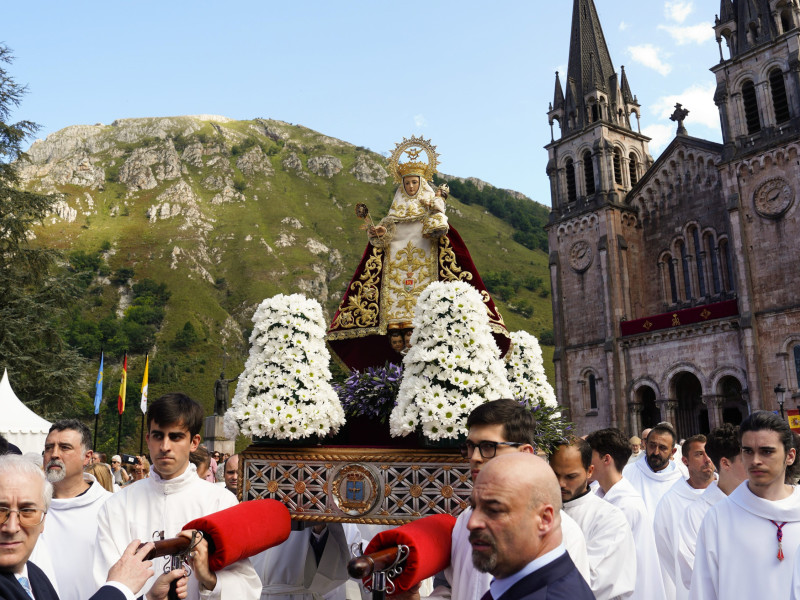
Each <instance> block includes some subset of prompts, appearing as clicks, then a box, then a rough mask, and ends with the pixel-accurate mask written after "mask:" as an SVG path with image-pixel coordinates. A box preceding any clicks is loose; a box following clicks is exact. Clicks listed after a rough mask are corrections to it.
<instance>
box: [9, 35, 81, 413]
mask: <svg viewBox="0 0 800 600" xmlns="http://www.w3.org/2000/svg"><path fill="white" fill-rule="evenodd" d="M12 58H13V57H12V55H11V52H10V50H9V49H8V48H7V47H6V46H5V45H2V44H0V265H2V268H0V368H7V369H8V371H9V376H10V377H11V380H12V382H13V385H14V389H15V391H16V392H17V395H19V397H20V398H22V399H23V401H26V402H27V403H28V404H29V405H30V406H31V407H32V408H34V409H36V410H37V411H38V412H39V413H44V414H46V415H47V416H51V417H53V416H58V415H59V414H74V413H75V406H76V402H78V401H79V400H84V399H85V398H86V396H87V394H86V391H85V390H86V389H87V387H88V386H87V382H85V381H84V380H83V375H82V369H83V366H84V364H85V363H84V359H83V358H82V357H81V356H80V355H79V354H78V353H77V352H76V351H75V350H73V349H72V348H70V347H69V346H68V345H67V343H66V342H65V341H64V340H63V339H62V337H61V335H60V333H59V331H60V328H59V319H60V318H62V316H64V315H65V311H66V310H67V309H69V308H70V306H71V305H72V304H73V303H74V301H75V299H76V297H77V294H78V290H79V288H78V286H76V285H75V282H74V280H73V279H72V275H71V274H70V273H69V272H68V271H67V270H65V269H58V268H57V265H56V260H57V259H58V258H59V256H60V255H59V253H58V252H56V251H55V250H53V249H50V248H42V247H35V246H32V245H31V244H30V243H29V242H28V232H29V231H30V230H31V228H32V227H34V226H35V225H37V224H38V223H41V221H42V220H43V219H44V218H45V216H46V215H47V214H48V212H49V210H50V209H51V207H52V205H53V203H54V202H55V198H54V197H52V196H47V195H42V194H35V193H31V192H26V191H24V190H21V189H20V188H19V178H18V176H17V173H16V171H15V168H16V167H15V162H16V161H22V160H25V156H24V153H23V152H22V144H23V142H24V141H25V140H26V139H27V138H28V137H29V136H30V135H32V134H33V133H34V132H35V131H36V130H37V125H36V124H35V123H32V122H31V121H19V122H17V123H9V120H10V117H11V111H12V110H13V109H14V108H15V107H17V106H19V104H20V102H21V99H22V97H23V96H24V95H25V93H26V88H25V86H21V85H20V84H18V83H16V82H15V81H14V79H13V77H11V75H10V74H9V73H8V71H7V70H6V68H5V65H7V64H10V63H11V61H12Z"/></svg>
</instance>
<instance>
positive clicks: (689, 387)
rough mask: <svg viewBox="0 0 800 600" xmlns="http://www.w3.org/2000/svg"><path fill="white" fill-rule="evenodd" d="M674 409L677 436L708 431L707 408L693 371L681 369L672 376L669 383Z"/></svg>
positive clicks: (687, 435)
mask: <svg viewBox="0 0 800 600" xmlns="http://www.w3.org/2000/svg"><path fill="white" fill-rule="evenodd" d="M670 390H671V391H672V394H671V395H672V398H673V399H674V400H675V402H676V404H677V407H676V410H675V423H674V425H675V429H676V430H677V432H678V438H687V437H689V436H692V435H695V434H698V433H708V432H709V431H710V429H711V428H710V427H709V422H708V409H707V408H706V406H705V404H703V401H702V397H703V386H702V385H701V383H700V380H699V379H698V378H697V376H696V375H695V374H694V373H690V372H688V371H681V372H679V373H677V374H676V375H675V377H673V378H672V382H671V385H670Z"/></svg>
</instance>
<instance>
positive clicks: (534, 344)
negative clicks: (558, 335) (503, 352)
mask: <svg viewBox="0 0 800 600" xmlns="http://www.w3.org/2000/svg"><path fill="white" fill-rule="evenodd" d="M511 344H512V345H511V351H510V352H509V357H508V361H507V362H506V377H507V378H508V382H509V383H510V384H511V393H512V396H513V397H514V398H516V399H517V400H523V399H524V400H526V402H527V403H528V404H535V403H536V402H538V401H540V400H541V401H542V402H544V403H545V404H546V405H548V406H556V405H557V402H556V395H555V392H554V391H553V387H552V386H551V385H550V383H548V381H547V377H546V376H545V372H544V361H543V359H542V349H541V347H540V346H539V340H537V339H536V338H535V337H534V336H532V335H531V334H529V333H527V332H526V331H515V332H514V333H512V334H511Z"/></svg>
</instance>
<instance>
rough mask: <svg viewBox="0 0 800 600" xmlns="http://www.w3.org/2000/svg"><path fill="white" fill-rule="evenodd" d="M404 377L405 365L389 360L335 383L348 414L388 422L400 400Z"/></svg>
mask: <svg viewBox="0 0 800 600" xmlns="http://www.w3.org/2000/svg"><path fill="white" fill-rule="evenodd" d="M402 378H403V367H402V366H401V365H396V364H394V363H388V362H387V363H386V364H385V365H384V366H382V367H368V368H367V369H365V370H363V371H353V373H352V374H351V375H350V377H348V378H347V379H346V380H345V382H344V383H343V384H334V386H333V387H334V389H335V390H336V393H337V394H339V400H340V402H341V403H342V408H344V412H345V415H346V416H348V417H367V418H369V419H374V420H377V421H380V422H381V423H386V421H387V420H388V418H389V414H390V413H391V412H392V409H393V408H394V406H395V404H396V402H397V392H398V390H399V389H400V381H401V379H402Z"/></svg>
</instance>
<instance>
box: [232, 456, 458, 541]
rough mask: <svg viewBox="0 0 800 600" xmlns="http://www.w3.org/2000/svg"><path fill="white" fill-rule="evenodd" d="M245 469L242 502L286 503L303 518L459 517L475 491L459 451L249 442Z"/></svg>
mask: <svg viewBox="0 0 800 600" xmlns="http://www.w3.org/2000/svg"><path fill="white" fill-rule="evenodd" d="M239 469H240V476H239V485H240V490H239V493H240V495H241V498H242V500H255V499H258V498H272V499H275V500H280V501H281V502H283V503H284V504H285V505H286V506H287V507H288V508H289V512H290V513H291V515H292V518H293V519H295V520H300V521H317V522H342V523H371V524H381V525H402V524H403V523H408V522H409V521H413V520H415V519H418V518H420V517H425V516H428V515H433V514H439V513H447V514H451V515H458V514H459V513H460V512H461V511H462V510H464V509H465V508H466V507H467V505H468V502H469V496H470V494H471V493H472V481H471V480H470V470H469V461H468V460H467V459H464V458H462V457H461V455H460V454H459V453H458V450H456V449H452V450H451V449H430V450H418V449H396V448H355V447H347V446H321V447H316V448H291V447H263V446H250V447H249V448H248V449H247V450H245V451H244V452H243V453H242V454H241V459H240V461H239Z"/></svg>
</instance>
